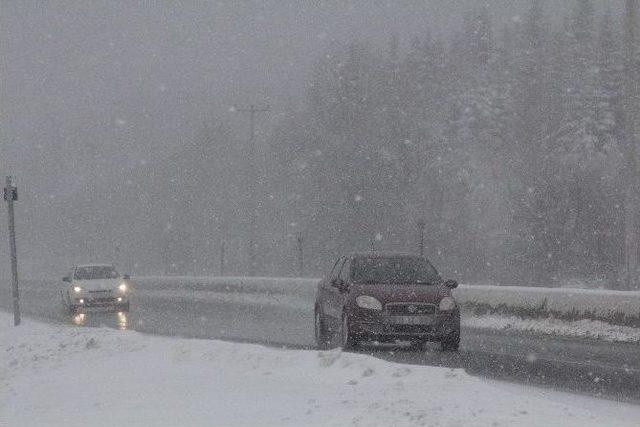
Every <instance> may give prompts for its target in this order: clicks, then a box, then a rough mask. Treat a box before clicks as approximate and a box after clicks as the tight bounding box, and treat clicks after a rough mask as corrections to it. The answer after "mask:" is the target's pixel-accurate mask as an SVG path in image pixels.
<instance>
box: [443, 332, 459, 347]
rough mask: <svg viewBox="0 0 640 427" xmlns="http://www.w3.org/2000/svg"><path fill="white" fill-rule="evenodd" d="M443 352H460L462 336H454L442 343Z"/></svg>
mask: <svg viewBox="0 0 640 427" xmlns="http://www.w3.org/2000/svg"><path fill="white" fill-rule="evenodd" d="M440 348H441V349H442V351H458V349H459V348H460V334H453V335H451V336H449V337H447V338H445V339H443V340H442V341H441V342H440Z"/></svg>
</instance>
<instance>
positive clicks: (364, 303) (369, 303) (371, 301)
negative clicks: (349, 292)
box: [356, 295, 382, 310]
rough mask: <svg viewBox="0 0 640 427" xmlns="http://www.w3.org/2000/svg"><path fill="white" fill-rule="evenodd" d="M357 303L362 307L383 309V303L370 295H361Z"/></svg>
mask: <svg viewBox="0 0 640 427" xmlns="http://www.w3.org/2000/svg"><path fill="white" fill-rule="evenodd" d="M356 304H358V307H360V308H367V309H369V310H382V304H381V303H380V301H378V300H377V299H375V298H374V297H370V296H369V295H360V296H359V297H357V298H356Z"/></svg>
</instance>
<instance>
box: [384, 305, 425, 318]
mask: <svg viewBox="0 0 640 427" xmlns="http://www.w3.org/2000/svg"><path fill="white" fill-rule="evenodd" d="M385 308H386V310H387V314H388V315H389V316H424V315H425V314H435V312H436V306H435V305H434V304H425V303H415V304H412V303H391V304H387V305H385Z"/></svg>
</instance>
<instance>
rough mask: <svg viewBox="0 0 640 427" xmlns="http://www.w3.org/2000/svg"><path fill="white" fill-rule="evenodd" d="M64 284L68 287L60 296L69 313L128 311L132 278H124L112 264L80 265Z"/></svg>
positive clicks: (67, 277) (125, 276) (64, 279)
mask: <svg viewBox="0 0 640 427" xmlns="http://www.w3.org/2000/svg"><path fill="white" fill-rule="evenodd" d="M62 281H63V282H65V286H64V288H63V289H62V290H61V292H60V296H61V298H62V304H63V305H64V307H65V308H66V310H67V311H68V312H69V313H70V314H76V313H83V312H86V311H88V309H93V308H100V309H108V310H111V311H118V312H128V311H129V293H130V287H131V283H130V281H129V276H128V275H126V274H125V275H124V276H121V275H120V274H119V273H118V272H117V271H116V269H115V267H114V266H113V265H110V264H89V265H78V266H75V267H73V268H72V269H71V272H70V273H69V275H68V276H66V277H64V278H63V279H62Z"/></svg>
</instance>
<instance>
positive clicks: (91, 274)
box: [73, 265, 118, 280]
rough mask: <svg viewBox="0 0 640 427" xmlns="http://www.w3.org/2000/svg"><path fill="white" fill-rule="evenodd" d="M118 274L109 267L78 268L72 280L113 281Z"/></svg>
mask: <svg viewBox="0 0 640 427" xmlns="http://www.w3.org/2000/svg"><path fill="white" fill-rule="evenodd" d="M116 277H118V272H117V271H116V269H115V268H113V267H111V266H103V265H100V266H91V267H78V268H77V269H76V272H75V274H74V275H73V278H74V279H76V280H94V279H115V278H116Z"/></svg>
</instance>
